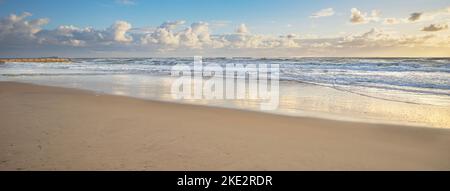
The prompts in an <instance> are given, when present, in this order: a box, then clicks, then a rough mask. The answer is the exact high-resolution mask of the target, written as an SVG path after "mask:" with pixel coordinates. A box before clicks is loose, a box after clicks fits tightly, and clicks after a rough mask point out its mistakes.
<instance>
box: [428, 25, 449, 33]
mask: <svg viewBox="0 0 450 191" xmlns="http://www.w3.org/2000/svg"><path fill="white" fill-rule="evenodd" d="M446 29H448V25H447V24H431V25H429V26H426V27H423V29H422V31H426V32H435V31H441V30H446Z"/></svg>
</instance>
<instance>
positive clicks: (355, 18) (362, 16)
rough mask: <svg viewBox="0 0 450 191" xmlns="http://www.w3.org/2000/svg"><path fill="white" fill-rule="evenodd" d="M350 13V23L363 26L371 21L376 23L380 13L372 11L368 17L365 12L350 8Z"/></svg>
mask: <svg viewBox="0 0 450 191" xmlns="http://www.w3.org/2000/svg"><path fill="white" fill-rule="evenodd" d="M350 12H351V15H350V22H351V23H353V24H364V23H368V22H371V21H378V20H379V19H380V16H381V12H380V11H379V10H372V12H371V14H370V15H368V14H367V13H365V12H361V11H360V10H358V9H357V8H352V9H351V10H350Z"/></svg>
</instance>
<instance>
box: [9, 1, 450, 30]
mask: <svg viewBox="0 0 450 191" xmlns="http://www.w3.org/2000/svg"><path fill="white" fill-rule="evenodd" d="M449 6H450V2H449V1H448V0H409V1H407V0H398V1H394V0H377V1H375V0H374V1H366V0H364V1H361V0H359V1H356V0H346V1H345V0H344V1H329V0H303V1H301V0H158V1H157V0H153V1H152V0H73V1H66V0H64V1H61V0H0V17H1V18H6V17H8V16H9V15H10V14H16V15H20V14H22V13H24V12H28V13H31V14H32V16H29V17H27V18H28V19H30V20H32V19H39V18H47V19H48V20H49V22H48V23H46V24H45V25H41V26H40V28H41V29H42V30H53V29H55V28H57V27H59V26H61V25H73V26H76V27H78V28H84V27H93V28H96V29H99V30H100V29H107V28H108V27H111V25H112V24H113V23H115V22H117V21H126V22H128V23H130V24H131V26H132V28H133V29H135V28H157V27H158V26H160V25H161V24H162V23H164V22H166V21H179V20H183V21H185V23H184V24H182V25H180V26H178V27H177V29H176V30H183V29H184V28H188V27H189V26H190V25H191V23H195V22H199V21H202V22H206V23H208V24H209V28H208V30H209V32H210V33H211V35H217V34H231V33H234V32H235V30H236V28H237V27H238V26H239V25H241V24H245V27H246V28H247V29H248V30H249V31H250V32H251V33H252V34H259V35H272V36H280V35H288V34H298V35H299V36H303V37H305V36H319V37H323V38H330V37H336V36H339V35H349V34H355V33H364V32H368V31H370V30H371V29H373V28H377V29H382V30H383V31H384V30H387V31H391V32H392V31H394V33H395V32H400V33H402V34H405V35H420V34H422V32H421V30H420V28H422V27H425V26H426V25H431V24H439V25H442V26H443V25H445V24H447V23H448V17H447V16H442V15H439V17H437V18H436V19H435V18H434V17H433V19H431V20H430V19H428V21H424V22H423V23H411V24H404V23H402V24H398V25H395V26H394V25H389V26H387V25H383V24H382V23H383V21H382V20H385V19H386V18H395V19H396V20H401V19H403V20H405V19H406V18H408V17H409V16H410V14H412V13H414V12H420V13H422V12H430V14H431V12H433V11H439V10H442V9H445V8H447V7H449ZM327 8H331V9H332V10H333V14H332V15H331V16H325V17H320V18H311V17H310V16H311V15H313V14H314V13H316V12H318V11H320V10H323V9H327ZM352 8H357V10H358V11H361V14H365V15H366V17H367V19H369V20H370V18H369V17H370V14H371V11H373V10H377V11H379V12H380V13H381V16H379V17H378V16H377V20H376V21H375V19H373V21H366V22H364V23H363V24H356V25H355V24H352V23H350V22H349V18H350V14H351V13H350V12H351V11H350V10H351V9H352ZM374 18H375V17H374ZM434 19H435V20H434ZM433 21H436V22H435V23H434V22H433ZM174 30H175V29H174ZM176 30H175V31H176ZM447 31H448V30H447ZM174 33H175V32H174Z"/></svg>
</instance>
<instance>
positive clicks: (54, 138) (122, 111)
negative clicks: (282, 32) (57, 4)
mask: <svg viewBox="0 0 450 191" xmlns="http://www.w3.org/2000/svg"><path fill="white" fill-rule="evenodd" d="M0 106H1V107H0V113H1V116H0V119H1V120H0V121H1V124H2V125H1V126H2V128H1V132H0V138H1V139H0V140H1V141H0V153H2V154H1V156H0V170H449V169H450V162H449V161H450V154H449V153H448V152H447V151H448V150H450V131H449V130H448V129H439V128H428V127H410V126H398V125H388V124H371V123H360V122H345V121H334V120H327V119H316V118H310V117H292V116H284V115H274V114H268V113H260V112H253V111H246V110H235V109H227V108H217V107H210V106H199V105H191V104H179V103H172V102H161V101H151V100H143V99H137V98H131V97H125V96H115V95H106V94H100V93H95V92H91V91H88V90H78V89H70V88H59V87H50V86H41V85H33V84H25V83H16V82H0ZM80 119H83V120H80Z"/></svg>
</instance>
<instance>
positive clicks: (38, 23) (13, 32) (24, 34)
mask: <svg viewBox="0 0 450 191" xmlns="http://www.w3.org/2000/svg"><path fill="white" fill-rule="evenodd" d="M30 16H31V13H28V12H25V13H23V14H21V15H15V14H11V15H9V16H8V17H6V18H2V19H1V20H0V42H2V45H5V44H22V43H27V42H29V41H34V40H36V34H37V33H38V32H39V31H41V30H42V29H41V27H42V26H43V25H46V24H47V23H48V22H49V19H47V18H41V19H34V20H27V18H28V17H30Z"/></svg>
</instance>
